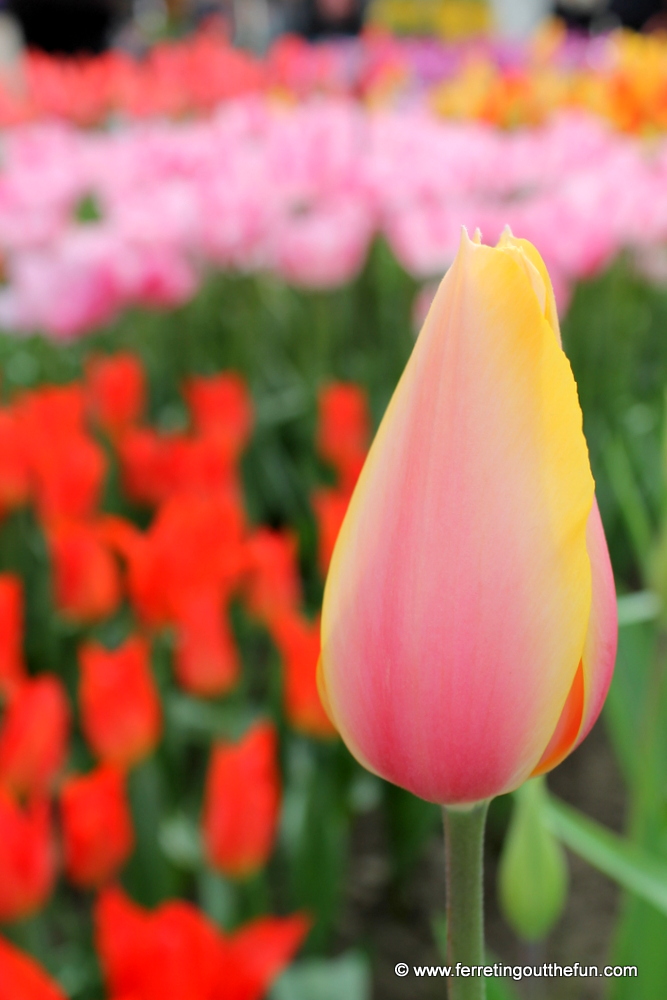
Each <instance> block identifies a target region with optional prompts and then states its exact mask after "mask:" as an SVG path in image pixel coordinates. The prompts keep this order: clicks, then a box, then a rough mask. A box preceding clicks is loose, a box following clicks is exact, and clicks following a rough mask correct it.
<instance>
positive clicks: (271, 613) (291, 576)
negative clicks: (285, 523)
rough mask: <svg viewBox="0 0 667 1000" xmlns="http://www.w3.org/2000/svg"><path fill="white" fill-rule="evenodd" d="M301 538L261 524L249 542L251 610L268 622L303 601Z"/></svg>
mask: <svg viewBox="0 0 667 1000" xmlns="http://www.w3.org/2000/svg"><path fill="white" fill-rule="evenodd" d="M297 550H298V540H297V538H296V536H295V535H293V534H292V533H291V532H287V531H271V530H270V529H269V528H259V529H258V530H257V531H256V532H255V533H254V534H253V535H252V536H251V537H250V538H248V540H247V544H246V558H247V562H248V568H247V578H246V583H245V593H246V598H247V602H248V607H249V609H250V611H251V612H252V613H253V614H254V615H256V617H257V618H260V619H261V620H262V621H264V622H270V621H271V620H272V619H273V618H275V617H276V615H280V614H281V613H282V612H284V611H289V610H291V609H292V608H296V607H298V606H299V605H300V604H301V600H302V593H301V580H300V577H299V566H298V558H297V554H298V552H297Z"/></svg>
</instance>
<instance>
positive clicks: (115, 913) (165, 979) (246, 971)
mask: <svg viewBox="0 0 667 1000" xmlns="http://www.w3.org/2000/svg"><path fill="white" fill-rule="evenodd" d="M307 930H308V921H307V919H306V918H305V917H303V916H301V915H300V914H296V915H294V916H291V917H282V918H278V917H263V918H261V919H259V920H255V921H253V922H252V923H250V924H247V925H246V926H245V927H242V928H241V929H240V930H238V931H236V932H235V933H234V934H232V935H226V934H222V933H221V932H220V931H219V930H218V929H217V927H215V926H214V925H213V924H212V923H211V922H210V921H209V920H208V919H207V918H206V917H205V916H203V914H201V913H199V912H198V911H197V910H196V909H195V907H194V906H192V905H191V904H190V903H185V902H180V901H178V902H169V903H164V904H163V905H162V906H160V907H158V909H157V910H154V911H153V912H148V911H146V910H143V909H141V908H140V907H138V906H136V905H135V904H134V903H132V902H131V901H130V900H129V899H128V898H127V896H125V895H124V894H123V893H122V892H121V891H120V890H119V889H107V890H105V891H104V892H102V893H101V894H100V897H99V899H98V902H97V906H96V909H95V938H96V944H97V951H98V954H99V958H100V963H101V965H102V972H103V975H104V979H105V982H106V984H107V987H108V989H109V991H110V992H111V994H112V995H113V996H115V997H118V998H119V1000H120V998H121V997H123V998H125V997H127V998H130V997H132V998H133V1000H262V998H263V997H265V996H266V993H267V991H268V989H269V988H270V986H271V984H272V982H273V980H274V979H275V978H276V976H277V975H278V974H279V973H280V972H281V971H282V969H283V968H284V967H285V966H286V965H287V963H288V962H289V961H290V959H291V958H292V956H293V955H294V953H295V952H296V950H297V949H298V947H299V946H300V944H301V942H302V941H303V939H304V937H305V935H306V932H307Z"/></svg>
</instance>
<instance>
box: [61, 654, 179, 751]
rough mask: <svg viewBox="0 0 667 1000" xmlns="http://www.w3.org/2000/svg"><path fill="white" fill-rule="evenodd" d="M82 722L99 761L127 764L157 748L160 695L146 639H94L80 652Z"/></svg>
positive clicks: (160, 712) (160, 726) (160, 715)
mask: <svg viewBox="0 0 667 1000" xmlns="http://www.w3.org/2000/svg"><path fill="white" fill-rule="evenodd" d="M79 665H80V670H81V678H80V681H79V704H80V706H81V725H82V728H83V731H84V734H85V736H86V739H87V740H88V743H89V744H90V746H91V747H92V749H93V750H94V751H95V753H96V754H97V755H98V757H100V758H101V759H102V760H104V761H107V762H109V763H112V764H118V765H119V766H120V767H131V766H132V765H133V764H136V763H138V762H139V761H140V760H142V759H143V758H144V757H146V756H147V755H148V754H150V753H151V752H152V751H153V749H154V748H155V746H156V744H157V742H158V740H159V738H160V733H161V729H162V710H161V707H160V698H159V695H158V692H157V687H156V684H155V680H154V679H153V675H152V673H151V667H150V651H149V647H148V644H147V643H146V642H145V640H144V639H141V638H139V637H132V638H130V639H128V640H127V641H126V642H125V643H124V644H123V645H122V646H119V647H118V649H114V650H108V649H105V648H104V646H100V645H99V644H98V643H95V642H90V643H86V644H84V645H83V646H82V647H81V648H80V650H79Z"/></svg>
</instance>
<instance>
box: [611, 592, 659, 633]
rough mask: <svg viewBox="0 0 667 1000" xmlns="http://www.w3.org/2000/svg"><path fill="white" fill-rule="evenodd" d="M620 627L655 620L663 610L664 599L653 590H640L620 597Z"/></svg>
mask: <svg viewBox="0 0 667 1000" xmlns="http://www.w3.org/2000/svg"><path fill="white" fill-rule="evenodd" d="M617 604H618V624H619V628H624V627H627V626H628V625H638V624H640V623H641V622H650V621H655V619H656V618H657V617H658V616H659V614H660V612H661V610H662V601H661V600H660V598H659V597H658V595H657V594H654V593H653V591H652V590H638V591H637V592H636V593H634V594H623V595H622V596H621V597H619V598H618V602H617Z"/></svg>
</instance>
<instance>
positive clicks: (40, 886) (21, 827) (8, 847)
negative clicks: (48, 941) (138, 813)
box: [0, 789, 56, 992]
mask: <svg viewBox="0 0 667 1000" xmlns="http://www.w3.org/2000/svg"><path fill="white" fill-rule="evenodd" d="M55 859H56V855H55V845H54V841H53V833H52V829H51V813H50V808H49V804H48V802H47V801H46V799H44V798H34V799H32V800H31V801H30V803H29V805H28V806H27V807H25V808H22V807H21V806H19V805H18V803H17V802H15V801H14V799H13V798H12V797H11V796H10V795H9V793H8V792H6V791H4V790H3V789H0V922H4V921H12V920H23V919H24V918H25V917H28V916H30V915H31V914H33V913H36V912H37V910H39V909H40V908H41V907H42V906H43V905H44V904H45V903H46V901H47V899H48V897H49V896H50V895H51V891H52V889H53V883H54V880H55V874H56V865H55ZM1 990H2V987H0V992H1Z"/></svg>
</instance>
